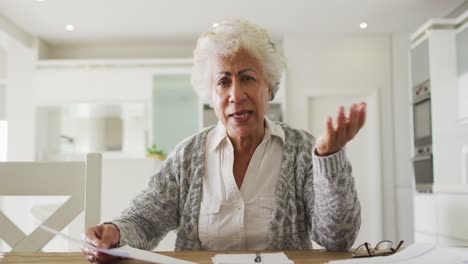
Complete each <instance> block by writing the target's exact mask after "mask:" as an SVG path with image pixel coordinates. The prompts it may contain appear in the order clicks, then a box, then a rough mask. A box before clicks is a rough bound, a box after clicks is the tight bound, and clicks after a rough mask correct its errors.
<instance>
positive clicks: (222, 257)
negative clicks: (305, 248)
mask: <svg viewBox="0 0 468 264" xmlns="http://www.w3.org/2000/svg"><path fill="white" fill-rule="evenodd" d="M256 257H257V255H256V254H217V255H215V256H214V257H213V258H212V260H213V263H214V264H247V263H249V264H294V261H292V260H290V259H289V258H288V256H286V254H284V253H283V252H280V253H260V257H261V262H255V258H256Z"/></svg>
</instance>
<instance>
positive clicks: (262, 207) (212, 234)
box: [198, 117, 285, 250]
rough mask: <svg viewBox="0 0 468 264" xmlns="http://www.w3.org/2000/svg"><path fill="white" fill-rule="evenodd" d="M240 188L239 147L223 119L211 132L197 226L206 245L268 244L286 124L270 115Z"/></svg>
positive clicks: (243, 246) (224, 247) (211, 247)
mask: <svg viewBox="0 0 468 264" xmlns="http://www.w3.org/2000/svg"><path fill="white" fill-rule="evenodd" d="M265 124H266V127H265V135H264V137H263V140H262V142H261V143H260V145H258V146H257V149H256V150H255V152H254V154H253V156H252V158H251V160H250V163H249V167H248V168H247V171H246V173H245V178H244V181H243V182H242V185H241V188H240V190H239V188H238V187H237V185H236V181H235V179H234V173H233V164H234V149H233V146H232V143H231V141H230V140H229V137H228V136H227V133H226V129H225V128H224V126H223V125H222V124H221V123H220V122H219V123H218V125H217V126H216V127H215V128H214V129H213V130H211V131H210V132H209V133H208V135H207V140H206V155H205V168H206V173H205V176H204V177H203V191H202V202H201V207H200V218H199V222H198V231H199V237H200V241H201V246H202V249H204V250H260V249H265V248H266V247H267V246H268V226H269V223H270V220H271V217H272V212H273V209H274V207H275V206H274V198H275V190H276V185H277V182H278V179H279V177H280V169H281V163H282V160H283V143H284V138H285V136H284V131H283V129H282V128H281V127H280V126H278V125H276V124H275V123H273V122H271V121H270V120H268V119H267V118H266V117H265Z"/></svg>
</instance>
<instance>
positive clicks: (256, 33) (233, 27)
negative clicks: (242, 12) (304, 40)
mask: <svg viewBox="0 0 468 264" xmlns="http://www.w3.org/2000/svg"><path fill="white" fill-rule="evenodd" d="M240 49H243V50H245V51H247V52H248V53H249V54H250V55H251V56H254V57H255V58H256V59H257V60H258V61H259V62H260V65H262V67H263V71H264V74H265V76H266V79H267V81H268V82H269V85H270V86H271V88H272V94H271V98H270V100H273V98H274V97H275V94H276V92H277V91H278V88H279V82H280V79H281V74H282V72H283V70H284V68H285V66H286V63H285V59H284V58H283V56H282V55H281V54H280V52H279V50H278V49H277V48H276V46H275V44H273V42H272V41H271V40H270V37H269V36H268V33H267V31H266V30H265V29H263V28H261V27H259V26H257V25H254V24H252V23H250V22H249V21H247V20H244V19H231V20H224V21H222V22H220V23H215V24H213V26H212V27H211V29H210V30H209V31H208V32H205V33H203V34H202V35H201V36H200V37H199V38H198V41H197V46H196V48H195V50H194V51H193V54H194V63H193V68H192V78H191V82H192V86H193V88H194V89H195V91H196V92H197V94H198V96H199V97H200V98H202V99H203V100H206V101H208V102H211V87H212V83H211V82H212V80H211V77H212V76H211V73H210V70H211V62H212V59H213V58H214V57H215V56H216V55H219V54H221V55H224V56H230V55H233V54H235V53H236V52H237V51H238V50H240Z"/></svg>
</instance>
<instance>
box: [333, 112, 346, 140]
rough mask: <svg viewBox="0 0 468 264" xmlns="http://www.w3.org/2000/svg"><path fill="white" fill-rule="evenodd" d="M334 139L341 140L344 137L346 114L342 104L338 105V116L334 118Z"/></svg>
mask: <svg viewBox="0 0 468 264" xmlns="http://www.w3.org/2000/svg"><path fill="white" fill-rule="evenodd" d="M335 133H336V140H337V141H338V142H342V141H343V140H344V139H345V138H346V116H345V110H344V107H343V106H340V108H339V110H338V116H337V118H336V130H335Z"/></svg>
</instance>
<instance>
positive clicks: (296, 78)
mask: <svg viewBox="0 0 468 264" xmlns="http://www.w3.org/2000/svg"><path fill="white" fill-rule="evenodd" d="M283 47H284V53H285V56H286V59H287V60H288V68H287V85H286V87H287V89H288V90H287V93H286V100H287V106H288V109H287V120H288V122H289V123H290V124H291V125H292V126H294V127H298V128H303V129H307V120H306V119H307V115H305V114H304V113H305V112H306V111H307V106H306V102H305V100H304V99H303V98H304V96H305V95H306V94H307V93H308V92H309V91H313V90H314V89H319V90H326V89H332V90H342V91H343V92H345V91H346V90H348V91H349V90H371V91H372V90H378V91H379V94H380V97H381V100H380V111H379V112H380V113H381V115H380V123H381V131H380V133H381V134H380V138H381V146H382V151H381V153H377V155H381V157H382V163H381V164H382V165H381V166H382V168H381V170H382V175H381V176H380V175H376V177H382V197H383V201H384V202H383V204H381V205H377V206H379V208H372V209H370V210H371V211H373V210H375V212H379V211H381V210H383V215H382V216H376V217H377V218H382V219H383V223H381V225H380V226H379V228H380V230H381V234H382V235H380V234H377V236H379V237H380V236H382V237H381V238H385V239H395V238H396V227H397V226H396V213H395V202H396V200H395V195H394V181H395V174H394V172H393V171H394V162H393V159H394V150H393V148H394V141H393V125H394V120H393V107H394V106H393V101H392V99H393V98H392V97H393V96H392V77H400V76H398V75H397V76H392V52H393V51H392V39H391V36H390V35H386V34H378V35H377V34H354V35H350V34H340V35H337V34H333V35H331V34H321V35H312V36H304V35H287V36H285V37H284V41H283ZM397 51H398V52H402V51H401V50H397ZM377 188H378V187H377ZM375 191H376V192H377V193H379V191H380V190H378V189H377V190H375ZM361 195H368V194H361ZM377 195H378V194H377ZM361 228H362V229H365V228H366V227H365V226H363V227H361Z"/></svg>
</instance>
